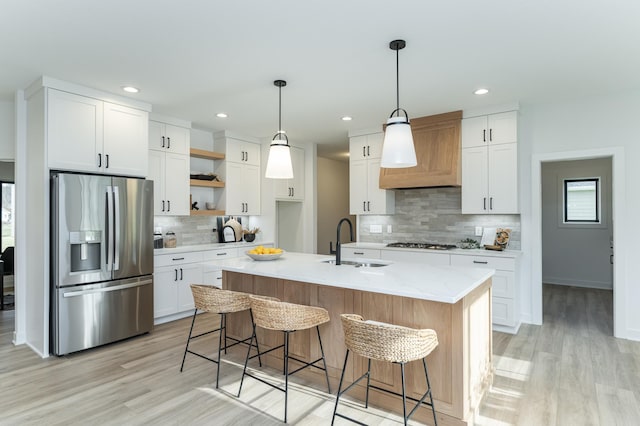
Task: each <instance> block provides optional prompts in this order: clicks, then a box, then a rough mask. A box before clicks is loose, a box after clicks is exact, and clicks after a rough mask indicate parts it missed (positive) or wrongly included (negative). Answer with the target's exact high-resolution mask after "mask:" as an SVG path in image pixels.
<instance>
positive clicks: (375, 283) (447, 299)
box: [203, 253, 495, 303]
mask: <svg viewBox="0 0 640 426" xmlns="http://www.w3.org/2000/svg"><path fill="white" fill-rule="evenodd" d="M327 259H334V257H333V256H327V255H315V254H305V253H284V254H283V256H282V257H281V258H279V259H277V260H272V261H255V260H253V259H251V258H249V257H247V256H241V257H238V258H233V259H225V260H216V261H211V262H205V263H203V265H208V266H212V267H217V268H220V269H222V270H225V271H232V272H240V273H245V274H253V275H259V276H264V277H271V278H280V279H286V280H292V281H301V282H308V283H312V284H321V285H328V286H334V287H341V288H348V289H353V290H363V291H369V292H374V293H382V294H389V295H394V296H404V297H411V298H415V299H424V300H432V301H435V302H444V303H456V302H458V301H459V300H460V299H462V298H463V297H464V296H466V295H467V294H469V293H470V292H471V291H473V290H474V289H475V288H476V287H478V286H479V285H480V284H482V283H483V282H484V281H486V280H487V279H488V278H490V277H492V276H493V274H494V272H495V271H494V270H493V269H483V268H465V267H457V266H429V265H424V264H421V263H409V262H391V261H381V260H380V259H377V260H376V259H371V260H370V261H371V262H375V263H385V264H388V265H387V266H383V267H378V268H371V267H360V268H356V267H355V266H351V265H339V266H337V265H332V264H329V263H323V262H322V261H323V260H327ZM342 260H355V261H357V262H364V261H366V260H365V259H349V258H344V259H342Z"/></svg>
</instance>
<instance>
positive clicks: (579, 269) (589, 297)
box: [541, 157, 613, 336]
mask: <svg viewBox="0 0 640 426" xmlns="http://www.w3.org/2000/svg"><path fill="white" fill-rule="evenodd" d="M611 163H612V160H611V157H604V158H596V159H583V160H569V161H549V162H543V163H542V168H541V192H542V204H541V217H542V282H543V302H542V303H543V321H545V322H546V321H552V322H556V323H562V322H565V323H571V325H572V326H575V327H578V328H584V329H585V331H586V332H589V331H597V332H598V333H603V334H605V335H609V336H612V335H613V220H612V194H611V190H612V185H611Z"/></svg>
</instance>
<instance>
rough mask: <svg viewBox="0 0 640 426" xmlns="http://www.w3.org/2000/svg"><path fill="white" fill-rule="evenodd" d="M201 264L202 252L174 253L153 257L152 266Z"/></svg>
mask: <svg viewBox="0 0 640 426" xmlns="http://www.w3.org/2000/svg"><path fill="white" fill-rule="evenodd" d="M194 262H202V252H201V251H198V252H189V253H176V254H159V255H157V256H154V257H153V266H154V267H156V268H157V267H159V266H171V265H181V264H184V263H194Z"/></svg>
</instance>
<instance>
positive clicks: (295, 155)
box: [274, 146, 304, 201]
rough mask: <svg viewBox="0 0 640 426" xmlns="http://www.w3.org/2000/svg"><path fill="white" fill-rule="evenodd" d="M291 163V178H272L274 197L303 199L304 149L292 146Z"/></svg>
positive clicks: (294, 199)
mask: <svg viewBox="0 0 640 426" xmlns="http://www.w3.org/2000/svg"><path fill="white" fill-rule="evenodd" d="M290 149H291V165H292V166H293V179H274V180H275V181H276V198H278V199H281V200H293V201H301V200H304V149H302V148H297V147H294V146H292V147H291V148H290Z"/></svg>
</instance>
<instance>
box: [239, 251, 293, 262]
mask: <svg viewBox="0 0 640 426" xmlns="http://www.w3.org/2000/svg"><path fill="white" fill-rule="evenodd" d="M244 254H246V255H247V256H249V257H250V258H252V259H253V260H276V259H277V258H279V257H280V256H282V255H283V254H284V250H283V251H282V253H275V254H253V253H249V252H248V251H247V252H245V253H244Z"/></svg>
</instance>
